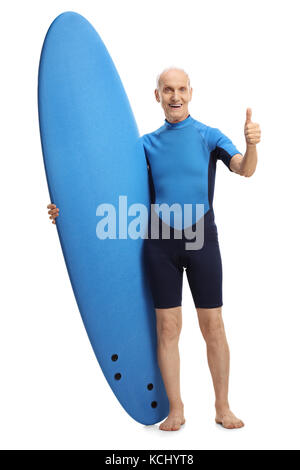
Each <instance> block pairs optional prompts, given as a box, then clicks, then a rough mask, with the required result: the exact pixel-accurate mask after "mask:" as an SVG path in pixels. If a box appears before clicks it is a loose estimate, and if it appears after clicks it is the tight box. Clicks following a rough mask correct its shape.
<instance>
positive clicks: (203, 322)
mask: <svg viewBox="0 0 300 470" xmlns="http://www.w3.org/2000/svg"><path fill="white" fill-rule="evenodd" d="M210 313H211V315H210V314H208V315H203V318H201V315H199V323H200V328H201V331H202V334H203V337H204V339H205V341H206V342H214V341H218V340H219V339H221V338H223V337H224V334H225V330H224V323H223V319H222V313H221V310H219V309H213V310H212V311H211V312H210Z"/></svg>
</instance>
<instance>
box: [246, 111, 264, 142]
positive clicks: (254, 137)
mask: <svg viewBox="0 0 300 470" xmlns="http://www.w3.org/2000/svg"><path fill="white" fill-rule="evenodd" d="M251 116H252V110H251V108H247V111H246V122H245V129H244V132H245V139H246V142H247V145H256V144H258V143H259V142H260V136H261V131H260V127H259V124H257V123H255V122H252V121H251Z"/></svg>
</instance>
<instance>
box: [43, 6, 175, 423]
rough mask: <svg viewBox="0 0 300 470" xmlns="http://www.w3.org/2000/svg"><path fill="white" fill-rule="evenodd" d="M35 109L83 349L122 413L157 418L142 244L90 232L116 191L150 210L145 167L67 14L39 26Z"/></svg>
mask: <svg viewBox="0 0 300 470" xmlns="http://www.w3.org/2000/svg"><path fill="white" fill-rule="evenodd" d="M38 108H39V124H40V135H41V143H42V151H43V159H44V165H45V171H46V177H47V183H48V189H49V193H50V199H51V202H53V203H55V204H56V205H57V207H59V209H60V215H59V217H58V218H57V219H56V227H57V230H58V235H59V240H60V243H61V247H62V252H63V255H64V259H65V263H66V266H67V270H68V274H69V277H70V281H71V285H72V288H73V291H74V295H75V298H76V302H77V305H78V308H79V311H80V314H81V317H82V320H83V323H84V326H85V329H86V332H87V334H88V337H89V339H90V342H91V345H92V348H93V350H94V353H95V355H96V358H97V360H98V362H99V364H100V367H101V369H102V371H103V373H104V375H105V377H106V380H107V382H108V384H109V385H110V387H111V389H112V391H113V392H114V394H115V396H116V397H117V399H118V400H119V402H120V404H121V405H122V406H123V408H124V409H125V410H126V411H127V413H128V414H129V415H130V416H131V417H132V418H133V419H135V420H136V421H138V422H140V423H143V424H154V423H157V422H159V421H161V420H162V419H164V418H165V416H167V414H168V411H169V403H168V399H167V395H166V391H165V388H164V384H163V381H162V377H161V375H160V370H159V367H158V363H157V355H156V341H157V339H156V324H155V310H154V304H153V300H152V297H151V294H150V290H149V285H148V282H147V278H146V273H145V267H144V263H143V242H144V240H143V238H137V239H133V238H130V237H129V236H127V238H124V239H120V238H115V239H112V238H105V239H103V238H102V239H101V238H99V236H98V234H97V226H98V223H99V221H100V220H101V217H99V215H98V214H99V210H97V208H98V207H99V205H101V204H103V203H107V204H112V205H114V207H115V208H116V209H117V208H118V207H119V196H126V197H127V205H128V207H129V206H130V205H131V204H135V203H140V204H144V205H145V206H147V207H148V209H149V208H150V198H149V187H148V176H147V165H146V160H145V155H144V150H143V146H142V143H141V141H140V139H139V132H138V128H137V125H136V122H135V119H134V116H133V113H132V110H131V107H130V104H129V101H128V98H127V95H126V93H125V90H124V88H123V85H122V83H121V80H120V77H119V75H118V72H117V70H116V68H115V66H114V63H113V61H112V59H111V57H110V55H109V53H108V51H107V49H106V47H105V45H104V43H103V42H102V40H101V38H100V37H99V35H98V33H97V32H96V31H95V29H94V28H93V27H92V26H91V24H90V23H89V22H88V21H87V20H86V19H85V18H84V17H82V16H81V15H79V14H77V13H74V12H65V13H63V14H61V15H59V16H58V17H57V18H56V19H55V20H54V21H53V23H52V24H51V26H50V28H49V30H48V32H47V35H46V37H45V41H44V44H43V48H42V52H41V58H40V65H39V77H38ZM129 218H130V217H129ZM58 308H59V303H58ZM61 314H62V315H63V312H61ZM100 398H101V397H100V396H99V399H100Z"/></svg>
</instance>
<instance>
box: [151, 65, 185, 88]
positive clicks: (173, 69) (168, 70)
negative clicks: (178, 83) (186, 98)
mask: <svg viewBox="0 0 300 470" xmlns="http://www.w3.org/2000/svg"><path fill="white" fill-rule="evenodd" d="M172 72H175V73H176V72H177V73H179V74H181V75H185V77H186V78H187V84H188V86H189V88H190V87H191V82H190V77H189V76H188V74H187V73H186V71H185V70H183V69H181V68H179V67H168V68H166V69H164V70H163V71H162V72H160V74H158V75H157V77H156V88H157V89H159V88H160V86H161V85H162V82H163V79H164V78H166V77H167V76H168V75H169V76H170V75H173V73H172Z"/></svg>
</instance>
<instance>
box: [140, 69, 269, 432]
mask: <svg viewBox="0 0 300 470" xmlns="http://www.w3.org/2000/svg"><path fill="white" fill-rule="evenodd" d="M192 92H193V90H192V88H191V87H190V80H189V77H188V75H187V74H186V73H185V72H184V70H182V69H177V68H169V69H166V70H164V71H163V72H162V73H161V74H160V75H159V77H158V79H157V87H156V89H155V98H156V101H157V102H158V103H161V106H162V108H163V111H164V114H165V122H164V124H163V126H161V127H160V128H159V129H158V130H156V131H154V132H152V133H150V134H145V135H144V136H143V137H142V139H143V145H144V149H145V155H146V159H147V163H148V169H149V178H150V188H151V197H152V203H155V204H157V205H161V204H168V205H169V207H170V206H172V205H176V204H177V205H178V204H179V206H180V207H181V208H184V205H185V204H187V205H189V204H197V203H198V204H202V205H203V207H204V210H203V213H202V217H201V218H197V215H196V216H195V214H193V217H192V219H191V222H192V224H193V225H192V229H193V231H194V229H195V228H197V223H199V222H200V221H202V222H204V224H203V225H204V231H203V233H204V237H203V243H202V246H201V248H199V249H194V250H191V249H187V248H186V243H185V242H186V241H187V238H186V237H185V235H184V233H182V234H181V236H182V238H181V239H178V238H177V237H176V236H175V232H177V234H178V227H177V226H176V223H175V218H174V221H173V222H170V218H169V219H168V221H166V218H165V219H164V218H160V219H161V220H160V222H159V230H158V237H157V236H156V238H152V236H151V235H150V236H149V238H148V239H146V240H145V258H146V267H147V270H148V277H149V280H150V285H151V290H152V294H153V298H154V304H155V310H156V320H157V338H158V351H157V353H158V362H159V366H160V369H161V373H162V377H163V380H164V384H165V388H166V391H167V395H168V398H169V403H170V412H169V416H168V418H167V419H166V420H165V421H164V422H163V423H162V424H161V425H160V429H161V430H165V431H171V430H173V431H174V430H178V429H180V427H181V425H182V424H184V422H185V418H184V411H183V408H184V405H183V402H182V399H181V394H180V372H179V364H180V359H179V350H178V341H179V335H180V331H181V325H182V312H181V294H182V278H183V271H184V269H185V270H186V274H187V278H188V282H189V285H190V288H191V292H192V296H193V300H194V303H195V307H196V310H197V314H198V321H199V326H200V329H201V332H202V334H203V337H204V339H205V341H206V345H207V357H208V364H209V367H210V371H211V375H212V380H213V385H214V390H215V406H216V422H217V423H219V424H221V425H223V426H224V427H225V428H228V429H233V428H240V427H242V426H243V425H244V423H243V422H242V421H241V420H240V419H238V418H237V417H236V416H235V415H234V414H233V413H232V411H231V409H230V406H229V402H228V381H229V348H228V344H227V340H226V335H225V330H224V324H223V320H222V305H223V302H222V262H221V256H220V250H219V244H218V235H217V227H216V224H215V222H214V213H213V206H212V202H213V192H214V182H215V171H216V162H217V160H222V161H223V162H224V163H225V165H226V166H227V167H228V168H229V170H230V171H232V172H235V173H237V174H239V175H242V176H246V177H249V176H251V175H253V173H254V171H255V168H256V164H257V152H256V144H257V143H258V142H259V141H260V134H261V132H260V128H259V125H258V124H256V123H253V122H252V121H251V109H247V113H246V123H245V128H244V132H245V138H246V145H247V149H246V153H245V155H244V156H243V155H242V154H241V153H240V152H239V151H238V150H237V149H236V147H235V146H234V145H233V143H232V142H231V140H229V139H228V138H227V137H226V136H225V135H224V134H222V133H221V132H220V131H219V129H216V128H212V127H209V126H206V125H205V124H203V123H201V122H199V121H197V120H195V119H193V118H192V117H191V115H190V114H189V110H188V106H189V102H190V101H191V98H192ZM163 225H168V226H169V228H170V232H169V233H170V237H169V239H168V238H164V237H163V236H162V227H163ZM150 229H151V227H150ZM185 229H186V226H185ZM190 246H191V245H190Z"/></svg>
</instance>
